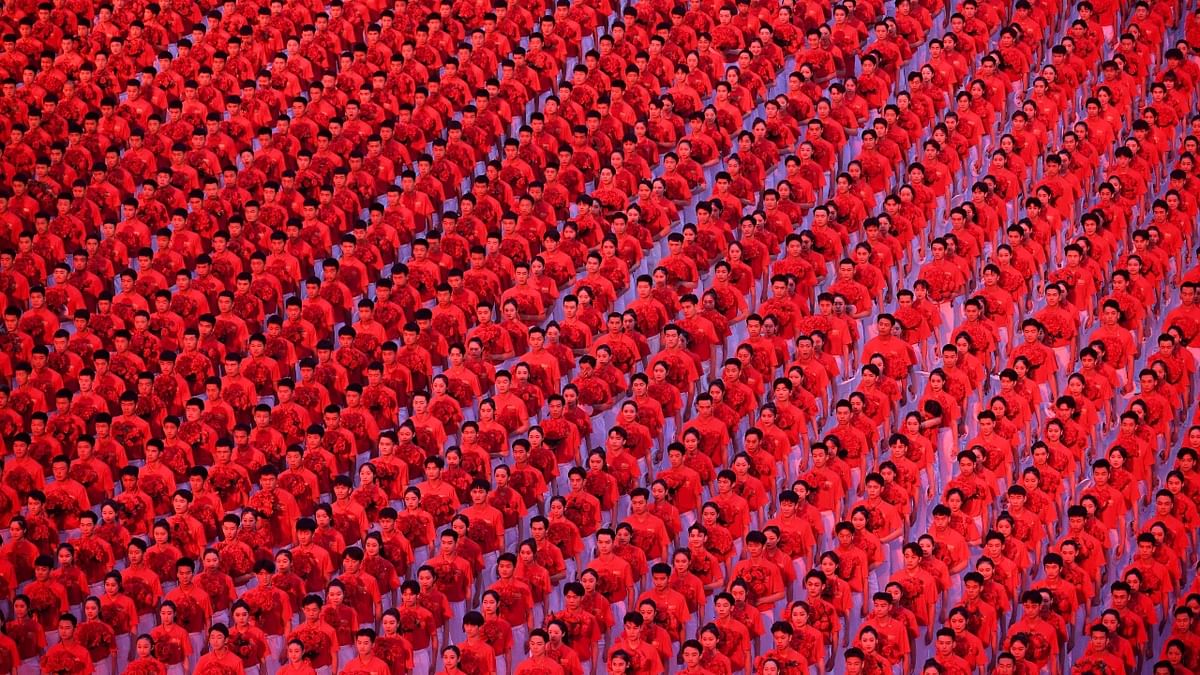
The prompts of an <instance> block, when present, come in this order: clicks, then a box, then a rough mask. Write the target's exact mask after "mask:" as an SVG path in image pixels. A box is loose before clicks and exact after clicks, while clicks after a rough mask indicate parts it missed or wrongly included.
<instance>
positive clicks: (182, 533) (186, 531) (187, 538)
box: [167, 516, 204, 551]
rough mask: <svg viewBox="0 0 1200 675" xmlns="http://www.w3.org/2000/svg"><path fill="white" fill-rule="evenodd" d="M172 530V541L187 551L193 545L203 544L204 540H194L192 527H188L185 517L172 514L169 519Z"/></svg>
mask: <svg viewBox="0 0 1200 675" xmlns="http://www.w3.org/2000/svg"><path fill="white" fill-rule="evenodd" d="M167 522H168V527H169V528H170V531H171V541H172V542H173V543H174V544H175V545H176V546H178V547H179V549H180V550H183V551H186V550H188V548H189V547H191V546H201V545H203V543H204V542H201V541H194V539H195V537H194V536H192V528H190V527H188V524H187V522H186V521H185V520H184V519H183V518H179V517H176V516H171V518H170V519H169V520H168V521H167Z"/></svg>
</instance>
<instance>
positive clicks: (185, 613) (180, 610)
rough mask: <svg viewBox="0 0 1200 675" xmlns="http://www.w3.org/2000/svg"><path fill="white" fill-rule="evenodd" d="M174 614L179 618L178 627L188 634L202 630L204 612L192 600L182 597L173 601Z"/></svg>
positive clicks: (198, 604)
mask: <svg viewBox="0 0 1200 675" xmlns="http://www.w3.org/2000/svg"><path fill="white" fill-rule="evenodd" d="M175 613H176V614H177V615H178V616H179V625H181V626H183V628H184V629H185V630H187V632H189V633H196V632H199V631H201V630H204V610H203V609H202V608H201V607H200V603H198V602H196V600H195V599H194V598H191V597H189V596H183V597H181V598H180V599H178V600H176V601H175Z"/></svg>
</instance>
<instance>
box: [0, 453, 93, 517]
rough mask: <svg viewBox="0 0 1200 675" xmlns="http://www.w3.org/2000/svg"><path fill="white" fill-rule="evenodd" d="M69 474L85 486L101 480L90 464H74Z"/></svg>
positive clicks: (1, 509) (68, 471)
mask: <svg viewBox="0 0 1200 675" xmlns="http://www.w3.org/2000/svg"><path fill="white" fill-rule="evenodd" d="M67 475H68V476H70V477H71V478H73V479H75V480H76V481H79V483H80V484H81V485H83V487H85V488H90V487H91V486H92V485H93V484H94V483H95V482H96V481H98V480H100V475H99V474H97V473H96V470H95V469H93V468H92V467H91V466H90V465H88V464H72V465H71V468H70V469H68V470H67ZM3 510H4V509H3V508H0V511H3Z"/></svg>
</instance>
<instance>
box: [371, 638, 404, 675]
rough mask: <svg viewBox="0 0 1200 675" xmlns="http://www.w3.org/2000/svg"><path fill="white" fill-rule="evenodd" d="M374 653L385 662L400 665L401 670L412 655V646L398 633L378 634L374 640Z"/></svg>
mask: <svg viewBox="0 0 1200 675" xmlns="http://www.w3.org/2000/svg"><path fill="white" fill-rule="evenodd" d="M374 654H375V656H376V657H377V658H379V659H381V660H383V661H384V662H385V663H388V664H392V665H398V666H400V668H399V670H401V671H403V670H404V667H405V666H406V665H407V664H408V661H409V659H410V658H411V655H412V646H411V645H410V644H409V642H408V640H406V639H404V638H403V637H401V636H399V635H380V636H379V637H378V638H377V639H376V640H375V649H374Z"/></svg>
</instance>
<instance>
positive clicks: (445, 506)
mask: <svg viewBox="0 0 1200 675" xmlns="http://www.w3.org/2000/svg"><path fill="white" fill-rule="evenodd" d="M421 508H423V509H425V511H427V512H428V513H429V515H431V516H433V524H434V526H436V527H441V526H442V525H445V524H446V523H448V522H450V519H451V518H453V517H454V512H455V509H454V504H453V503H452V502H451V501H450V500H449V499H447V498H446V497H443V496H442V495H434V494H428V495H422V496H421Z"/></svg>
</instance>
